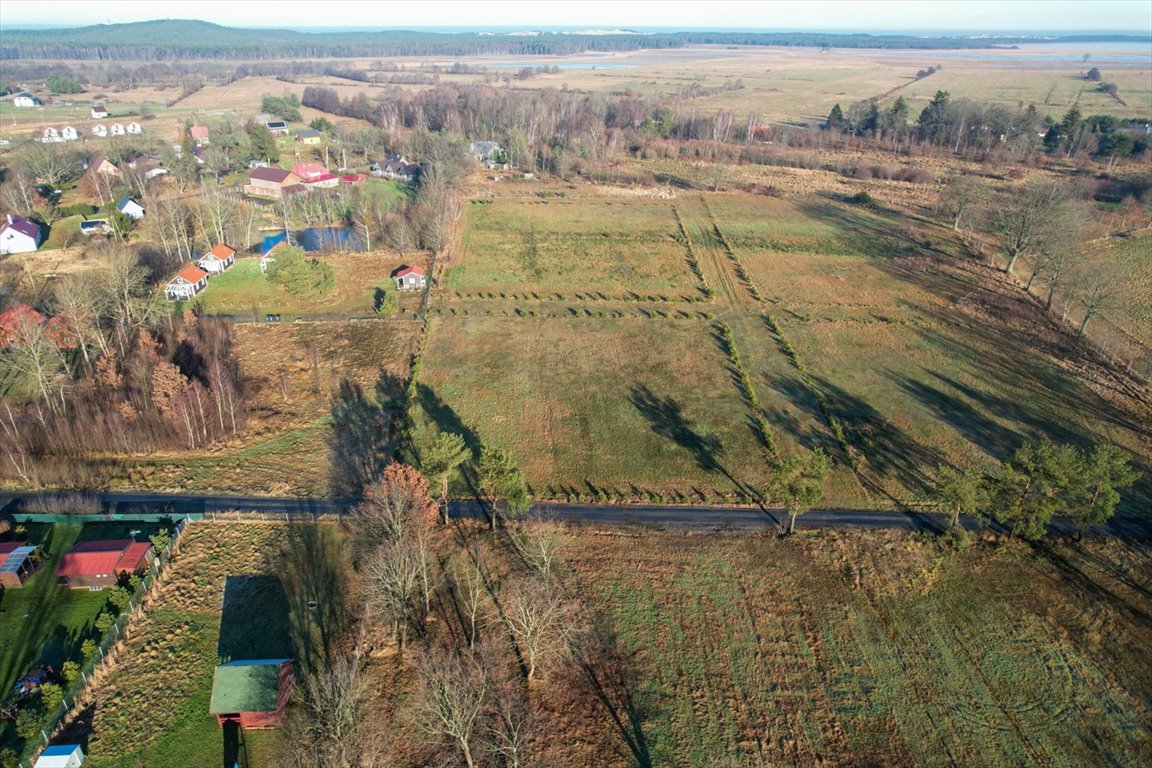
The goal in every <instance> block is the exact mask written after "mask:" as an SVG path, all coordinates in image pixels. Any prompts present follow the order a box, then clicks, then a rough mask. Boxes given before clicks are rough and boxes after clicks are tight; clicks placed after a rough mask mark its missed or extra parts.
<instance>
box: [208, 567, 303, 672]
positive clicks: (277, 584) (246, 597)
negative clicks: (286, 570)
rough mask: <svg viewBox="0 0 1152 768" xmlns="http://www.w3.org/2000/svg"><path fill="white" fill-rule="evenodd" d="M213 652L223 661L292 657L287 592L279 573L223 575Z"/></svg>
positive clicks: (293, 655) (293, 654) (293, 653)
mask: <svg viewBox="0 0 1152 768" xmlns="http://www.w3.org/2000/svg"><path fill="white" fill-rule="evenodd" d="M216 655H217V656H218V657H219V658H220V659H221V661H225V662H226V661H236V660H244V659H291V658H295V655H296V654H295V652H294V650H293V648H292V628H291V623H290V620H289V609H288V595H287V594H285V592H284V585H283V584H282V583H281V581H280V577H279V576H277V575H275V574H267V573H260V574H238V575H234V576H229V577H228V578H227V579H225V581H224V603H223V607H222V609H221V613H220V639H219V641H218V642H217V644H216Z"/></svg>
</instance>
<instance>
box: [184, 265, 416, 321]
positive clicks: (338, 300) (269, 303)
mask: <svg viewBox="0 0 1152 768" xmlns="http://www.w3.org/2000/svg"><path fill="white" fill-rule="evenodd" d="M319 258H321V259H322V260H323V261H325V262H327V263H329V264H331V265H332V266H333V267H334V269H335V274H336V284H335V287H334V288H333V289H332V292H331V293H329V294H328V295H327V296H324V297H323V298H315V299H304V298H299V297H296V296H293V295H292V294H290V293H289V292H288V291H286V290H285V289H284V288H283V287H281V286H279V285H276V284H274V283H272V282H271V281H269V280H268V279H267V277H265V276H264V274H263V273H261V272H260V260H259V259H258V258H243V259H238V260H237V261H236V264H235V265H234V266H233V267H232V268H231V269H229V270H228V271H227V272H225V273H224V274H222V275H217V276H215V277H212V278H211V279H210V280H209V281H208V287H207V288H205V289H204V290H203V291H201V293H200V295H199V296H197V297H196V299H195V300H194V303H195V304H196V305H198V306H200V307H203V309H204V311H205V312H207V313H210V314H224V315H233V316H235V317H238V318H243V319H253V318H255V319H256V320H258V321H263V320H264V316H265V315H266V314H269V313H272V314H279V315H280V318H281V321H282V322H288V321H291V320H295V319H297V318H304V319H307V318H315V317H325V318H340V317H374V316H375V301H376V292H377V291H380V290H391V291H392V292H393V293H394V292H395V284H394V283H393V281H392V279H391V277H389V275H390V274H391V272H392V271H393V270H394V269H396V268H397V267H398V266H400V264H401V263H409V262H405V261H403V260H401V259H399V258H397V257H396V256H394V255H393V254H387V255H385V254H380V253H341V254H328V255H324V256H321V257H319ZM415 263H417V264H419V265H421V266H423V265H424V258H423V257H421V258H419V259H417V260H416V262H415ZM418 306H419V297H418V296H416V297H412V296H405V297H403V298H402V300H401V308H402V309H404V310H406V311H415V310H416V309H418Z"/></svg>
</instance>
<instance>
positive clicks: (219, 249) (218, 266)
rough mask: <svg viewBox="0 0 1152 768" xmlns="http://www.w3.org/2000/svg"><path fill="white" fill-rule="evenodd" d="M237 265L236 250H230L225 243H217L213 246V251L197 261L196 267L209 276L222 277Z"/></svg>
mask: <svg viewBox="0 0 1152 768" xmlns="http://www.w3.org/2000/svg"><path fill="white" fill-rule="evenodd" d="M235 263H236V249H235V248H229V247H228V246H227V245H224V243H216V245H214V246H212V250H210V251H208V253H206V254H204V255H203V256H201V257H200V258H199V259H197V261H196V266H198V267H200V269H202V270H204V271H205V272H207V273H208V274H209V275H221V274H223V273H224V271H225V270H227V269H228V268H229V267H231V266H232V265H233V264H235Z"/></svg>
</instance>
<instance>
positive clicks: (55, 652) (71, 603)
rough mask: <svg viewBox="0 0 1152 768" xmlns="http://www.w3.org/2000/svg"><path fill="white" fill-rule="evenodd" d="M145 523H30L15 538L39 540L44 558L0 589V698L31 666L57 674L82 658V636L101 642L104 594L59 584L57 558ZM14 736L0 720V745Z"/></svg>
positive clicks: (9, 724)
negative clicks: (21, 579) (13, 585)
mask: <svg viewBox="0 0 1152 768" xmlns="http://www.w3.org/2000/svg"><path fill="white" fill-rule="evenodd" d="M143 527H146V526H140V525H134V526H126V525H113V524H102V523H97V524H88V525H63V524H58V525H44V524H28V526H27V531H26V533H24V534H22V535H21V536H20V537H19V539H18V540H24V538H25V537H26V538H27V541H29V542H31V543H33V544H39V545H40V546H41V547H43V549H44V551H45V553H46V558H45V562H44V566H43V567H42V568H41V569H40V571H38V572H37V573H36V574H35V575H34V576H32V577H31V578H30V579H28V581H27V582H25V584H24V586H23V588H21V589H5V588H3V587H0V697H2V696H4V695H6V694H7V693H8V692H9V691H10V690H12V687H13V686H14V685H15V684H16V681H17V680H19V679H20V678H21V677H22V676H23V675H24V674H25V673H27V672H28V671H29V670H30V669H32V668H33V667H38V666H51V667H52V668H53V669H55V670H56V671H57V672H59V670H60V668H61V666H62V665H63V663H64V662H65V661H80V660H81V654H80V646H81V645H82V644H83V642H84V641H85V640H87V639H89V638H93V639H96V640H99V635H100V633H99V632H98V631H97V630H96V628H95V621H96V617H97V616H98V615H99V614H100V612H101V610H102V609H103V608H104V607H105V605H106V604H107V602H108V593H107V592H102V591H96V592H92V591H89V590H87V589H69V588H67V587H64V586H61V585H60V584H58V583H57V582H56V576H55V569H56V565H57V563H58V562H59V560H60V557H61V556H62V555H63V554H64V553H65V552H67V551H68V550H69V549H71V548H72V547H73V546H74V545H75V544H76V543H77V542H79V541H87V540H90V539H111V538H128V536H129V528H143ZM151 532H152V531H147V533H151ZM15 738H16V732H15V729H14V725H13V723H12V722H11V721H8V720H0V749H4V748H5V747H8V746H12V742H13V740H14V739H15Z"/></svg>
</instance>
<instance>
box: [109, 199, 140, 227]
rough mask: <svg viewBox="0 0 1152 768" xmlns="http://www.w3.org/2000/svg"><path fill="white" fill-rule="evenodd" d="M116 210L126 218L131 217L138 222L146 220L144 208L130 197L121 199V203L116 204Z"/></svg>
mask: <svg viewBox="0 0 1152 768" xmlns="http://www.w3.org/2000/svg"><path fill="white" fill-rule="evenodd" d="M116 210H118V211H120V213H122V214H124V215H125V216H129V217H131V218H133V219H135V220H136V221H140V219H142V218H144V206H142V205H140V203H138V202H136V201H135V200H133V199H132V198H130V197H122V198H120V202H118V203H116Z"/></svg>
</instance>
